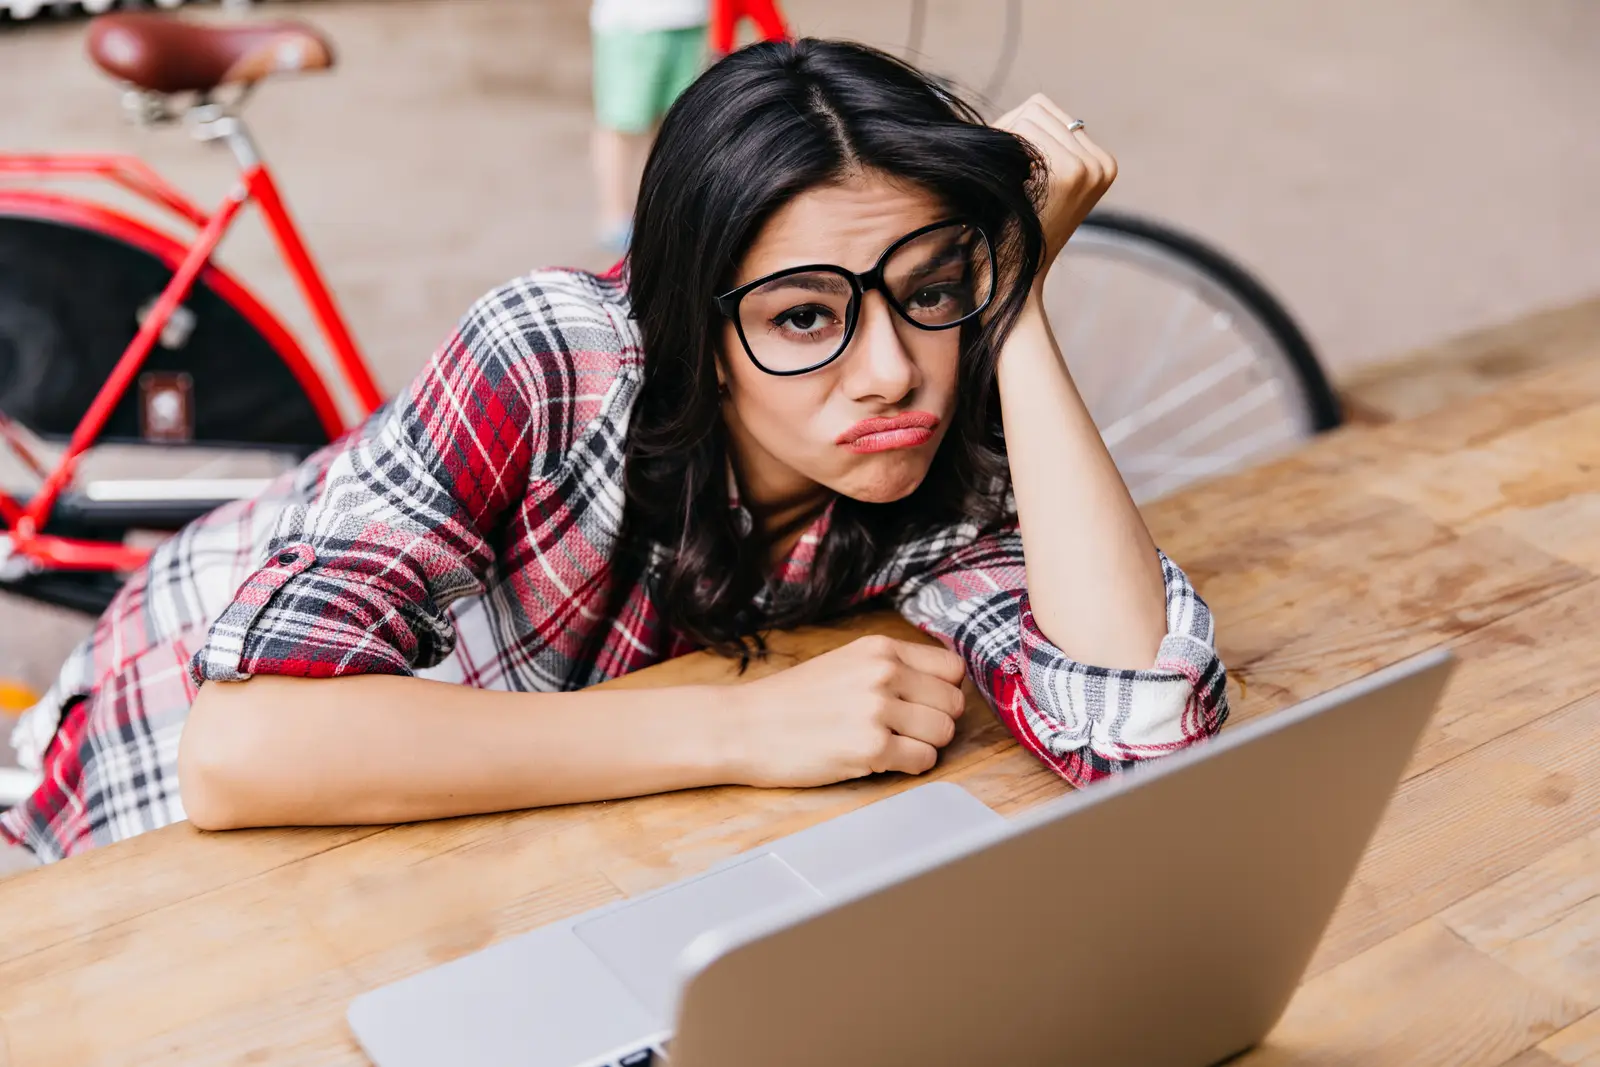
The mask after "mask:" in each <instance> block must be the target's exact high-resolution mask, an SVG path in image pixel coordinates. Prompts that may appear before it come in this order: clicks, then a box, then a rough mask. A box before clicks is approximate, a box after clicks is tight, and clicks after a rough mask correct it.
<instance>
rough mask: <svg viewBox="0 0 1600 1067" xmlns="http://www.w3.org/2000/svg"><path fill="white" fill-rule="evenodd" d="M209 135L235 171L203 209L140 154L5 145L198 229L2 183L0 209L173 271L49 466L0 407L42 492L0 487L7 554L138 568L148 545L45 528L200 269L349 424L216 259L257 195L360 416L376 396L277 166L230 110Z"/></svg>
mask: <svg viewBox="0 0 1600 1067" xmlns="http://www.w3.org/2000/svg"><path fill="white" fill-rule="evenodd" d="M196 126H197V133H198V135H199V136H200V137H201V138H202V139H204V140H223V141H225V142H226V143H227V145H228V146H229V148H231V149H232V150H233V153H234V156H235V158H236V159H237V160H238V162H239V169H240V182H239V184H238V185H237V186H236V187H235V188H234V189H233V190H232V191H230V192H229V193H228V195H227V196H226V197H225V198H224V199H223V201H222V203H221V205H219V206H218V207H217V209H216V210H215V211H213V212H211V213H210V214H207V213H206V212H204V211H202V210H201V209H200V208H199V207H198V206H196V205H195V204H194V203H193V201H191V200H189V199H188V198H187V197H186V196H184V195H183V193H181V192H180V191H178V190H177V189H175V188H174V187H173V186H171V185H170V184H168V183H167V182H166V181H165V180H164V179H163V178H162V177H161V176H160V175H159V174H157V173H156V172H155V171H153V170H151V169H150V168H149V167H148V166H146V165H145V164H144V163H143V162H142V161H141V160H139V159H136V158H133V157H130V156H121V155H106V156H103V155H71V156H53V155H25V156H24V155H0V177H19V176H21V177H29V178H63V177H80V178H81V177H93V178H100V179H104V180H107V181H110V182H112V183H114V184H116V185H119V186H121V187H122V188H124V189H126V190H128V191H130V192H132V193H134V194H135V195H137V196H139V197H140V198H141V199H143V200H145V201H147V202H149V203H151V204H154V205H156V206H157V207H160V208H163V209H165V210H166V211H167V212H169V213H171V214H173V215H176V216H177V217H178V218H180V219H182V220H183V221H184V222H187V223H188V224H190V225H191V226H193V227H194V228H195V229H196V231H197V233H196V234H195V236H194V237H193V239H192V240H191V241H189V242H188V243H183V242H180V241H178V240H176V239H175V238H173V237H171V236H170V235H168V234H165V233H162V232H161V231H159V230H156V229H154V228H152V227H150V226H148V225H146V224H145V223H143V222H140V221H138V220H136V219H133V218H131V217H129V216H127V215H124V214H121V213H119V212H117V211H114V210H112V209H111V208H109V207H106V206H104V205H102V204H98V203H95V202H93V201H89V200H82V199H78V198H74V197H66V196H61V195H58V194H54V193H48V192H42V191H37V190H27V189H5V188H0V215H5V214H21V215H26V216H29V217H35V218H46V219H49V220H52V221H56V222H62V223H67V224H73V225H78V226H82V227H84V228H88V229H92V230H97V231H99V232H101V233H104V234H105V235H107V236H110V237H112V238H115V239H117V240H119V241H122V242H125V243H127V244H130V245H133V246H135V247H137V248H140V249H143V250H144V251H146V252H149V253H151V254H152V255H155V256H156V257H157V258H158V259H160V260H161V261H162V262H164V263H165V264H166V265H167V266H168V267H170V268H172V271H173V274H172V278H171V280H170V281H169V282H168V283H167V285H166V287H165V288H164V289H163V290H162V292H161V294H160V296H159V297H157V299H156V302H155V304H154V305H153V307H152V308H151V309H150V311H149V313H148V314H147V315H146V316H145V318H144V321H143V323H142V324H141V325H140V327H139V331H138V333H137V334H135V335H134V338H133V340H132V341H131V342H130V343H129V345H128V347H127V348H126V349H125V350H124V351H123V353H122V356H121V358H120V359H118V361H117V363H116V365H115V367H114V368H113V369H112V371H111V374H110V375H109V376H108V377H107V378H106V380H105V382H104V384H103V385H101V387H100V389H99V391H98V392H97V393H96V394H95V397H94V400H93V401H92V402H91V403H90V405H89V408H88V410H87V411H86V412H85V413H84V415H83V418H82V419H81V420H79V422H78V425H77V426H76V427H75V429H74V430H73V433H72V436H71V438H70V440H69V441H68V443H67V447H66V451H65V452H64V453H63V454H62V455H61V458H60V459H59V461H58V462H57V463H56V465H55V467H54V468H53V469H45V468H44V466H43V465H42V464H41V463H40V462H39V461H38V459H37V458H36V457H35V456H33V455H32V454H31V452H30V451H29V450H28V448H27V446H26V444H25V442H23V440H22V439H21V437H20V435H19V434H18V433H17V432H16V430H15V427H14V426H13V425H12V424H11V423H10V421H9V420H7V419H5V418H4V415H3V413H0V443H3V444H5V445H6V446H7V447H9V448H10V450H11V451H12V452H14V453H15V454H17V455H18V456H19V458H21V460H22V462H23V463H24V464H25V465H27V466H28V467H29V468H30V469H31V470H33V471H34V472H35V473H37V474H39V475H41V477H42V478H43V484H42V485H41V487H40V490H39V492H38V493H37V494H36V495H35V496H33V497H32V499H30V500H29V501H28V502H27V504H26V505H24V504H22V503H21V502H19V501H18V500H17V499H16V498H15V497H12V496H10V495H8V494H7V493H6V492H5V491H4V490H0V520H3V521H4V522H5V524H6V526H7V527H9V529H8V530H7V531H4V532H5V533H6V534H7V535H8V536H9V538H10V542H11V550H12V552H13V553H15V554H17V555H20V556H22V557H25V558H26V559H28V560H31V561H32V562H33V563H34V564H36V565H38V566H41V567H44V568H47V569H57V570H92V571H123V570H131V569H133V568H136V567H138V566H139V565H140V564H142V563H143V562H144V560H145V559H146V557H147V556H148V551H146V550H142V549H138V548H133V547H129V546H126V545H123V544H120V543H112V542H101V541H84V540H78V539H74V538H66V537H57V536H53V535H49V534H44V533H41V532H40V531H42V530H43V529H44V525H45V522H46V521H47V520H48V519H49V517H50V513H51V510H52V509H53V508H54V507H55V504H56V502H57V500H58V499H59V498H60V496H61V493H62V491H63V490H64V489H66V488H67V486H68V485H70V484H71V482H72V478H73V474H74V471H75V469H76V467H77V464H78V460H79V459H80V458H81V457H82V456H83V454H84V452H86V451H87V450H88V449H89V448H90V447H91V446H92V445H93V444H94V442H95V440H96V439H97V438H98V437H99V436H100V433H101V431H102V430H104V429H105V425H106V422H107V420H109V419H110V417H111V415H112V413H113V411H114V410H115V409H116V407H117V404H118V403H119V402H120V401H121V399H122V397H123V394H124V393H126V392H127V390H128V388H129V386H130V385H131V384H132V383H133V382H134V381H135V379H136V378H137V377H138V375H139V372H140V369H141V368H142V367H143V366H144V363H145V360H146V358H147V357H148V356H149V354H150V352H151V350H152V348H154V346H155V344H156V341H157V339H158V338H159V337H160V336H161V334H162V331H163V330H164V329H165V328H166V326H167V324H168V322H169V321H170V320H171V318H172V316H173V315H174V314H175V313H176V312H177V310H178V308H179V307H181V306H182V304H183V302H184V300H185V299H187V298H188V296H189V293H190V290H191V289H192V288H193V287H194V284H195V282H196V280H197V279H201V278H203V279H204V280H205V283H206V284H207V285H208V286H210V287H211V288H212V289H213V290H214V291H215V292H216V293H217V295H218V296H220V297H222V299H224V300H225V301H227V302H228V303H229V304H231V305H232V306H233V307H234V308H235V309H236V310H237V311H239V313H240V314H241V315H243V316H244V318H245V319H246V320H247V321H248V322H249V323H250V324H251V325H252V326H254V327H255V328H256V329H257V330H258V331H259V332H260V334H261V335H262V337H264V338H265V339H266V340H267V342H268V343H269V344H270V345H271V346H272V347H273V348H274V349H276V350H277V352H278V355H279V356H280V357H281V358H282V359H283V361H284V363H285V365H286V366H287V367H288V368H289V371H290V372H291V373H292V374H293V375H294V376H295V378H296V379H297V381H298V382H299V384H300V386H301V388H302V389H303V390H304V391H305V394H306V397H307V399H308V400H309V401H310V403H311V405H312V407H313V409H314V410H315V411H316V413H317V416H318V418H319V419H320V420H321V422H322V424H323V427H324V428H325V429H326V430H327V433H328V436H329V437H330V438H333V437H337V436H338V435H339V434H341V433H343V432H344V431H345V430H346V429H347V428H348V425H347V423H346V420H345V418H344V417H343V416H342V415H341V413H340V410H339V406H338V404H337V403H336V402H335V400H334V398H333V396H332V394H331V393H330V392H329V390H328V387H327V385H326V383H325V382H324V381H323V378H322V375H321V374H320V373H319V372H318V370H317V368H316V366H315V364H313V363H312V361H311V360H310V359H309V358H308V357H307V356H306V354H305V351H304V349H302V348H301V346H300V345H299V343H298V342H297V341H296V340H295V339H294V336H293V335H292V334H291V333H290V332H289V331H288V330H287V329H285V328H284V326H283V325H282V323H281V322H280V321H279V320H278V319H277V318H276V317H275V316H274V315H273V314H272V313H271V312H270V311H268V310H267V309H266V307H265V306H264V305H262V303H261V302H260V301H259V300H257V299H256V298H255V297H254V296H252V295H251V294H250V292H249V291H248V290H247V289H245V288H244V287H243V286H242V285H240V284H239V283H238V282H237V281H235V280H234V279H233V278H232V277H231V276H229V275H228V274H227V273H226V272H225V271H223V270H221V269H220V268H219V267H217V266H216V265H214V264H213V263H212V262H211V256H212V254H213V253H214V252H215V251H216V249H217V246H218V245H219V244H220V243H221V241H222V239H223V237H225V236H226V235H227V233H228V230H229V228H230V227H231V226H232V224H233V222H234V220H235V219H237V218H238V215H239V212H240V210H242V209H243V208H244V207H245V205H247V204H250V203H255V204H256V205H257V206H258V207H260V209H261V212H262V215H263V217H264V218H265V221H266V225H267V229H268V230H269V232H271V234H272V236H273V239H274V241H275V242H276V243H277V247H278V250H279V252H280V253H281V254H282V256H283V259H284V262H285V263H286V265H287V266H288V268H289V271H290V273H292V274H293V275H294V277H295V280H296V282H297V283H298V284H299V288H300V293H301V295H302V296H303V297H304V298H305V300H306V303H307V304H308V305H309V307H310V309H311V312H312V314H313V316H314V317H315V318H316V321H317V325H318V327H319V328H320V330H321V332H322V335H323V337H324V339H325V340H326V341H327V344H328V348H329V350H330V351H331V353H332V355H333V358H334V361H335V363H336V364H337V367H338V370H339V372H340V374H341V376H342V377H343V380H344V381H343V384H344V387H345V389H346V391H347V393H348V395H349V397H350V399H351V400H352V401H353V402H354V404H355V406H356V408H357V410H358V412H359V414H360V416H361V417H362V418H365V417H366V416H367V415H369V414H371V413H372V411H373V410H374V409H375V408H376V407H377V406H378V405H379V404H380V403H382V400H383V397H382V394H381V393H380V392H379V390H378V386H377V383H376V382H375V381H374V380H373V377H372V372H371V371H370V370H369V369H368V367H367V364H366V361H365V360H364V359H363V358H362V356H361V352H360V350H359V349H358V348H357V347H356V342H355V338H354V337H352V336H351V334H350V330H349V328H348V327H347V326H346V325H345V322H344V318H343V316H342V315H341V314H340V312H339V307H338V304H337V303H336V302H335V301H334V298H333V294H332V293H331V292H330V291H329V289H328V286H327V283H326V282H325V281H323V278H322V275H321V273H320V272H319V271H318V270H317V266H316V264H315V263H314V262H313V261H312V259H311V253H310V252H309V251H308V250H307V248H306V245H305V242H304V241H303V240H302V239H301V237H300V233H299V231H298V230H297V229H296V228H295V225H294V221H293V219H291V218H290V216H289V212H288V209H287V208H286V207H285V206H284V202H283V198H282V196H281V195H280V194H279V192H278V187H277V183H276V182H274V181H273V178H272V174H271V173H270V171H268V169H267V166H266V164H265V163H264V162H262V160H261V158H260V156H259V155H258V154H257V153H256V150H255V146H254V144H253V143H252V141H251V140H250V137H249V134H248V133H247V132H246V130H245V129H244V126H243V125H242V124H241V123H240V121H239V119H238V118H237V117H236V116H233V115H229V114H227V113H225V112H223V111H221V110H220V109H218V110H216V111H215V112H213V113H212V114H210V115H208V116H202V117H201V118H200V120H199V121H198V122H197V124H196Z"/></svg>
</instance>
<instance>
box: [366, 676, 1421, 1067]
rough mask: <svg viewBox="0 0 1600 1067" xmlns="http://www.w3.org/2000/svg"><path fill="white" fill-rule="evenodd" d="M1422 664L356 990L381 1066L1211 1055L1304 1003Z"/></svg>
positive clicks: (893, 819)
mask: <svg viewBox="0 0 1600 1067" xmlns="http://www.w3.org/2000/svg"><path fill="white" fill-rule="evenodd" d="M1449 669H1450V657H1449V655H1448V653H1445V652H1437V653H1430V654H1428V655H1425V656H1421V657H1418V658H1416V659H1412V660H1409V661H1407V662H1405V663H1402V664H1399V665H1397V666H1395V667H1391V668H1389V669H1387V670H1384V671H1381V672H1379V673H1377V674H1374V675H1371V676H1369V677H1367V678H1364V679H1362V680H1360V681H1358V682H1355V683H1353V684H1351V685H1348V686H1345V687H1343V688H1340V689H1337V690H1334V691H1333V692H1330V693H1326V694H1324V695H1322V696H1320V697H1317V698H1315V699H1313V700H1310V701H1307V702H1305V703H1303V704H1300V705H1298V706H1296V707H1294V708H1291V709H1288V710H1286V711H1283V712H1280V713H1278V714H1275V715H1271V716H1267V717H1264V718H1260V719H1256V720H1254V721H1252V722H1248V723H1245V724H1243V725H1241V726H1237V727H1234V728H1231V729H1228V730H1226V731H1224V732H1223V733H1222V734H1221V735H1220V736H1219V737H1217V738H1215V739H1214V740H1212V741H1210V742H1208V743H1206V744H1204V745H1200V746H1196V747H1195V748H1192V749H1190V750H1188V751H1185V752H1181V753H1178V754H1176V755H1173V756H1169V757H1167V758H1165V759H1163V760H1159V761H1156V762H1153V763H1151V764H1149V765H1147V766H1144V767H1141V768H1140V769H1139V770H1137V771H1136V772H1134V773H1131V774H1128V775H1125V776H1123V777H1122V778H1120V779H1118V780H1116V781H1114V782H1110V783H1107V784H1104V785H1100V786H1097V787H1095V788H1092V789H1088V790H1084V791H1080V792H1077V793H1074V794H1072V795H1070V796H1067V797H1063V798H1061V799H1060V800H1058V801H1055V802H1052V803H1049V804H1045V805H1042V806H1041V807H1039V808H1036V809H1034V810H1031V811H1029V812H1026V813H1025V814H1023V815H1021V816H1019V817H1017V818H1015V819H1004V818H1001V817H1000V816H998V815H996V814H995V813H993V812H992V811H990V810H989V809H988V808H987V807H985V806H984V805H983V804H981V803H980V802H978V801H977V800H976V799H974V798H973V797H971V796H970V795H969V794H967V793H966V792H965V791H963V790H962V789H960V788H959V787H957V786H954V785H951V784H948V783H934V784H931V785H925V786H921V787H919V788H916V789H912V790H909V791H907V792H904V793H901V794H899V795H897V796H894V797H892V798H890V799H888V800H884V801H880V802H878V803H876V804H872V805H869V806H868V807H865V808H862V809H860V810H858V811H855V812H852V813H850V814H848V815H844V816H842V817H840V818H837V819H833V820H831V821H829V822H826V823H822V824H820V825H818V826H815V827H812V828H811V829H809V830H805V831H803V832H801V833H798V834H795V835H793V836H791V837H787V838H784V839H782V840H779V841H776V842H774V843H773V844H771V845H769V846H766V847H764V848H760V849H757V850H755V851H753V852H749V853H745V854H743V855H741V856H738V857H735V858H734V859H732V860H730V861H729V862H727V863H724V864H722V865H720V866H718V867H716V868H713V869H712V870H711V871H708V872H707V873H705V874H703V875H700V876H698V877H695V878H690V879H686V880H684V881H681V882H678V883H676V884H674V885H671V886H667V887H665V888H663V889H660V890H657V891H655V892H652V893H648V894H645V895H643V896H640V897H636V898H633V899H631V900H627V901H622V902H619V903H617V904H612V905H609V906H607V907H604V908H599V909H596V910H595V911H591V912H588V913H586V914H583V915H579V916H577V917H575V918H573V919H570V920H567V921H565V922H560V923H556V924H553V925H551V926H546V927H543V928H541V929H539V930H535V931H533V932H531V933H529V934H525V935H522V936H520V937H516V938H513V939H511V940H508V941H505V942H502V943H501V944H499V945H496V946H494V947H492V948H490V949H487V950H484V951H482V952H478V953H475V954H473V955H471V956H467V957H464V958H462V959H460V960H456V961H455V962H453V963H449V964H446V965H444V966H442V967H438V968H435V969H433V970H430V971H425V972H423V973H421V974H417V975H414V976H412V977H410V978H407V979H404V980H402V981H400V982H396V983H395V984H393V985H390V986H386V987H384V988H381V989H377V990H374V991H373V992H370V993H367V994H364V995H363V996H361V997H358V998H357V999H356V1000H355V1001H354V1002H353V1003H352V1004H351V1007H350V1013H349V1018H350V1025H351V1027H352V1028H353V1030H354V1031H355V1034H356V1036H357V1038H359V1040H360V1041H361V1044H362V1046H363V1047H364V1048H365V1049H366V1051H367V1054H368V1055H369V1056H370V1057H371V1058H372V1059H373V1061H374V1062H375V1063H376V1064H378V1067H424V1065H427V1067H434V1065H438V1064H451V1065H462V1067H490V1065H500V1064H508V1065H509V1064H517V1065H519V1067H599V1065H616V1064H623V1065H626V1067H642V1065H645V1064H660V1063H666V1062H670V1063H671V1064H672V1067H750V1065H753V1064H754V1065H760V1067H790V1065H793V1067H799V1065H802V1064H804V1065H829V1067H877V1065H883V1064H902V1063H903V1064H918V1065H919V1067H922V1065H946V1064H947V1065H952V1067H954V1065H962V1067H968V1065H974V1064H986V1063H993V1064H1007V1065H1008V1067H1013V1065H1015V1067H1022V1065H1028V1064H1039V1065H1045V1064H1049V1065H1052V1067H1059V1065H1112V1064H1116V1065H1122V1064H1141V1065H1163V1064H1170V1065H1173V1067H1202V1065H1206V1064H1212V1063H1216V1062H1218V1061H1221V1060H1223V1059H1226V1058H1227V1057H1229V1056H1231V1055H1233V1054H1235V1053H1237V1052H1239V1051H1241V1050H1243V1049H1245V1048H1248V1047H1249V1046H1251V1045H1253V1044H1255V1043H1256V1042H1257V1041H1259V1040H1260V1039H1261V1038H1262V1037H1263V1036H1264V1035H1265V1034H1266V1033H1267V1031H1268V1030H1270V1029H1271V1028H1272V1026H1273V1024H1274V1023H1275V1022H1276V1021H1277V1019H1278V1017H1279V1016H1280V1015H1281V1014H1282V1012H1283V1010H1284V1008H1285V1006H1286V1005H1287V1004H1288V1002H1289V998H1290V996H1291V995H1292V994H1293V992H1294V989H1295V987H1296V985H1297V984H1298V982H1299V980H1300V976H1301V974H1302V973H1303V972H1304V970H1305V967H1306V964H1307V963H1308V962H1309V960H1310V958H1311V954H1312V951H1313V950H1314V949H1315V948H1316V945H1317V941H1318V940H1319V939H1320V937H1321V936H1322V932H1323V930H1324V928H1325V927H1326V926H1327V923H1328V919H1329V917H1330V916H1331V915H1332V913H1333V909H1334V906H1335V905H1336V904H1337V903H1338V900H1339V896H1340V894H1341V893H1342V892H1343V891H1344V887H1345V885H1346V884H1347V883H1348V882H1349V880H1350V876H1351V874H1352V872H1353V871H1354V870H1355V866H1356V862H1357V861H1358V860H1359V858H1360V856H1361V853H1362V851H1363V850H1364V849H1365V847H1366V844H1367V841H1368V839H1369V838H1370V837H1371V835H1372V832H1373V829H1374V828H1375V827H1376V825H1377V823H1378V819H1379V817H1380V816H1381V815H1382V813H1383V810H1384V807H1385V805H1386V804H1387V802H1388V799H1389V796H1390V794H1391V793H1392V792H1393V791H1394V788H1395V785H1396V783H1397V782H1398V781H1399V778H1400V775H1401V773H1402V771H1403V770H1404V768H1405V765H1406V762H1407V760H1408V759H1409V758H1410V755H1411V752H1412V750H1413V748H1414V747H1415V745H1416V742H1417V738H1418V737H1419V735H1420V734H1421V732H1422V728H1423V725H1424V724H1425V723H1426V721H1427V719H1428V716H1429V715H1430V714H1431V713H1432V710H1433V707H1434V705H1435V704H1436V702H1437V700H1438V697H1439V693H1440V691H1441V689H1442V688H1443V686H1444V682H1445V678H1446V675H1447V674H1448V673H1449Z"/></svg>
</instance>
